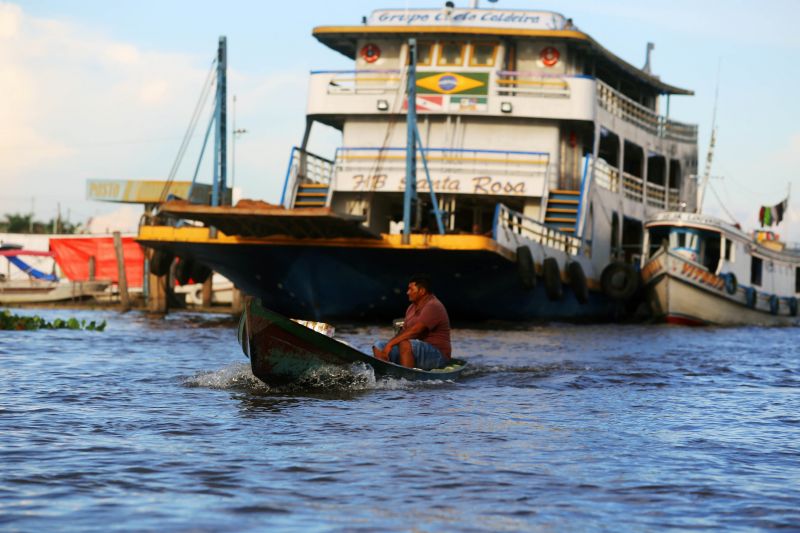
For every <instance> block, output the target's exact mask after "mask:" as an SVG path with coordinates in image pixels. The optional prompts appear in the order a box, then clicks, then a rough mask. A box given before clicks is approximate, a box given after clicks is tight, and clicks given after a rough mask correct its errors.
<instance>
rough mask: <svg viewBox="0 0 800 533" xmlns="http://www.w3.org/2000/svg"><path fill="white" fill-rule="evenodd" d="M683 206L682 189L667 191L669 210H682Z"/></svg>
mask: <svg viewBox="0 0 800 533" xmlns="http://www.w3.org/2000/svg"><path fill="white" fill-rule="evenodd" d="M680 205H681V191H680V189H675V188H670V189H667V208H668V209H670V210H672V211H677V210H678V209H680Z"/></svg>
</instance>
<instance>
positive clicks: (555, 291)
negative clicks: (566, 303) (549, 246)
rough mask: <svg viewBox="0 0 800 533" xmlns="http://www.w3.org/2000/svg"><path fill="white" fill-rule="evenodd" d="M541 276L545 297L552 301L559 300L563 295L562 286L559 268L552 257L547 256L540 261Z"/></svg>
mask: <svg viewBox="0 0 800 533" xmlns="http://www.w3.org/2000/svg"><path fill="white" fill-rule="evenodd" d="M542 278H544V290H545V292H546V293H547V298H548V299H549V300H550V301H553V302H555V301H557V300H560V299H561V297H562V296H563V295H564V288H563V287H562V286H561V270H560V269H559V268H558V261H556V260H555V258H554V257H548V258H546V259H545V260H544V262H543V263H542Z"/></svg>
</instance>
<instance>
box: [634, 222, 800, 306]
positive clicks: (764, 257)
mask: <svg viewBox="0 0 800 533" xmlns="http://www.w3.org/2000/svg"><path fill="white" fill-rule="evenodd" d="M646 227H647V231H646V234H645V240H644V249H645V254H644V256H643V257H642V265H643V266H644V265H645V264H646V263H647V262H648V261H649V260H650V259H652V258H653V257H654V256H655V255H656V254H657V253H659V251H661V250H662V249H663V250H665V251H668V252H671V253H674V254H675V255H678V256H680V257H682V258H683V259H685V260H687V261H689V262H690V263H691V264H693V265H695V266H696V267H698V268H700V269H702V270H703V271H704V272H708V273H710V274H713V275H715V276H722V277H732V279H734V280H736V284H737V285H739V286H743V287H752V288H753V289H755V290H757V291H764V292H768V293H769V294H778V295H782V296H786V295H795V296H796V295H798V294H800V253H799V252H798V251H796V250H791V249H789V248H787V246H786V244H785V243H783V242H781V241H780V240H778V239H777V238H776V235H775V234H774V233H772V232H766V231H756V232H754V233H753V234H752V235H748V234H746V233H745V232H743V231H742V230H741V229H739V228H738V227H735V226H733V225H731V224H727V223H724V222H722V221H720V220H718V219H716V218H713V217H708V216H705V215H700V214H694V213H661V214H658V215H656V216H655V217H654V218H653V219H651V220H650V221H649V222H648V223H647V226H646Z"/></svg>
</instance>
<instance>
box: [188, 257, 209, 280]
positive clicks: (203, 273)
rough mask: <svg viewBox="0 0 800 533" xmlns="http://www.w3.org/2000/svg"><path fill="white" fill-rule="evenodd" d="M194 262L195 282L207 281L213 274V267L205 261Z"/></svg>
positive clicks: (193, 275)
mask: <svg viewBox="0 0 800 533" xmlns="http://www.w3.org/2000/svg"><path fill="white" fill-rule="evenodd" d="M192 262H193V263H194V265H193V266H192V279H193V280H194V282H195V283H205V282H206V280H207V279H208V278H209V276H211V269H209V268H208V267H207V266H205V265H204V264H203V263H199V262H197V261H192Z"/></svg>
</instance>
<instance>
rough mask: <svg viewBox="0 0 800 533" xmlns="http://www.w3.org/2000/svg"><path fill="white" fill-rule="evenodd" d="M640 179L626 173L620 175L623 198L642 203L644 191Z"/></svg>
mask: <svg viewBox="0 0 800 533" xmlns="http://www.w3.org/2000/svg"><path fill="white" fill-rule="evenodd" d="M643 183H644V182H643V180H642V178H639V177H636V176H634V175H633V174H628V173H627V172H623V173H622V190H623V193H624V194H625V198H628V199H630V200H634V201H636V202H641V201H642V197H643V195H642V192H643V190H644V186H643Z"/></svg>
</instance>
